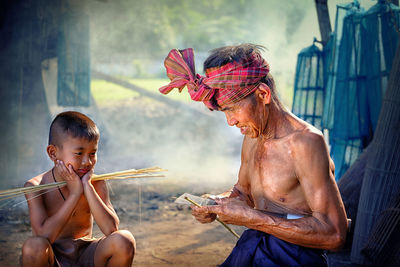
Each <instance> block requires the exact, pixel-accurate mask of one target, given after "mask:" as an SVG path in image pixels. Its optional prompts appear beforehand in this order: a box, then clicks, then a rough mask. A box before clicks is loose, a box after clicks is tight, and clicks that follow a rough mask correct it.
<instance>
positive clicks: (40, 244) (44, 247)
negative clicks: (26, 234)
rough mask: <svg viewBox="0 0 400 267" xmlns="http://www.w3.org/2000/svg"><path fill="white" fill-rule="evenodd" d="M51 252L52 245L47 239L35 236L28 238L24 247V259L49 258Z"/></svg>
mask: <svg viewBox="0 0 400 267" xmlns="http://www.w3.org/2000/svg"><path fill="white" fill-rule="evenodd" d="M50 251H51V245H50V243H49V241H48V240H47V239H46V238H44V237H40V236H33V237H30V238H28V239H27V240H26V241H25V242H24V244H23V246H22V259H24V258H30V259H33V258H36V259H37V258H42V257H48V256H49V253H50Z"/></svg>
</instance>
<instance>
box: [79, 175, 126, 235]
mask: <svg viewBox="0 0 400 267" xmlns="http://www.w3.org/2000/svg"><path fill="white" fill-rule="evenodd" d="M90 176H91V175H90ZM82 183H83V192H84V194H85V196H86V199H87V201H88V203H89V207H90V211H91V213H92V215H93V218H94V220H95V221H96V224H97V225H98V226H99V228H100V230H101V231H102V232H103V233H104V234H105V235H106V236H108V235H109V234H111V233H113V232H115V231H117V230H118V225H119V219H118V216H117V213H116V212H115V210H114V208H113V206H112V204H111V202H110V198H109V195H108V190H107V185H106V182H105V181H95V182H92V181H90V178H89V175H88V176H87V177H83V178H82Z"/></svg>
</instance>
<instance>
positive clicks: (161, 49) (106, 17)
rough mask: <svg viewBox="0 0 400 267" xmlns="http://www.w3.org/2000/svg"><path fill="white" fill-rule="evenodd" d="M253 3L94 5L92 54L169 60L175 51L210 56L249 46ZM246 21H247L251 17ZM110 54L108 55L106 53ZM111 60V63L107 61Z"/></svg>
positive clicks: (133, 0) (134, 0) (206, 0)
mask: <svg viewBox="0 0 400 267" xmlns="http://www.w3.org/2000/svg"><path fill="white" fill-rule="evenodd" d="M252 2H253V1H230V0H203V1H196V0H163V1H159V0H147V1H138V0H114V1H108V2H106V3H99V2H97V1H92V2H90V8H89V14H90V19H91V36H92V40H91V42H92V48H93V49H94V51H93V54H95V55H96V56H104V57H105V56H107V54H132V55H136V56H140V57H142V56H147V57H157V56H164V55H165V51H168V50H169V49H171V47H176V46H177V45H179V46H180V47H189V46H190V47H194V48H195V49H196V50H200V51H207V50H209V49H210V48H213V47H218V46H223V45H226V44H227V43H228V42H232V40H234V41H236V42H245V41H246V40H248V37H249V35H250V34H251V31H250V30H249V22H250V15H251V12H246V11H247V10H248V9H249V8H251V6H252V5H251V3H252ZM246 16H247V17H246ZM105 51H107V52H108V53H104V52H105ZM110 60H111V59H110V58H108V61H110Z"/></svg>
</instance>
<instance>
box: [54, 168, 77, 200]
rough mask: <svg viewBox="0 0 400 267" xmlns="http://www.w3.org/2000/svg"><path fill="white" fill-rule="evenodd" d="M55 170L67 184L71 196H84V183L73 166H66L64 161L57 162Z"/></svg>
mask: <svg viewBox="0 0 400 267" xmlns="http://www.w3.org/2000/svg"><path fill="white" fill-rule="evenodd" d="M54 170H55V171H56V173H57V174H58V175H60V176H61V177H63V178H64V180H65V181H66V182H67V186H68V189H69V193H70V194H73V195H77V196H80V195H82V193H83V186H82V181H81V179H80V178H79V176H78V175H77V174H76V172H75V171H74V169H73V168H72V165H71V164H68V167H67V166H65V164H64V162H63V161H61V160H57V162H56V166H55V168H54Z"/></svg>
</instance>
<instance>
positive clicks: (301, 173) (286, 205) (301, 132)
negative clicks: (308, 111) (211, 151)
mask: <svg viewBox="0 0 400 267" xmlns="http://www.w3.org/2000/svg"><path fill="white" fill-rule="evenodd" d="M221 110H222V111H223V112H224V113H225V115H226V119H227V122H228V124H229V125H230V126H236V127H238V128H240V131H241V133H242V134H244V135H245V137H244V140H243V145H242V156H241V167H240V170H239V178H238V182H237V183H236V184H235V186H234V187H233V189H232V190H231V191H229V192H226V193H224V194H222V195H220V197H221V199H219V200H218V199H217V200H216V201H217V204H218V205H215V206H204V207H192V214H193V216H194V217H195V218H196V219H197V220H198V221H199V222H201V223H209V222H212V221H213V220H215V218H216V216H218V217H219V219H220V220H222V221H224V222H226V223H229V224H234V225H242V226H246V227H248V228H252V229H255V230H259V231H263V232H266V233H269V234H272V235H274V236H276V237H278V238H280V239H282V240H285V241H287V242H291V243H294V244H297V245H301V246H305V247H312V248H320V249H327V250H337V249H339V248H340V247H341V246H342V245H343V244H344V241H345V238H346V233H347V218H346V213H345V210H344V205H343V202H342V200H341V197H340V194H339V190H338V188H337V185H336V182H335V179H334V164H333V161H332V160H331V159H330V157H329V153H328V148H327V145H326V143H325V141H324V138H323V136H322V134H321V132H320V131H319V130H317V129H315V128H314V127H313V126H311V125H309V124H308V123H306V122H304V121H302V120H300V119H298V118H297V117H295V116H294V115H293V114H291V113H290V112H288V111H286V110H283V109H282V108H281V107H280V106H279V105H277V104H276V103H275V102H274V101H273V100H272V98H271V94H270V90H269V88H268V87H267V86H265V85H264V84H261V85H260V86H259V88H258V89H257V90H256V91H255V92H254V94H253V95H251V96H249V97H247V98H245V99H243V100H241V101H239V102H237V103H234V104H231V105H228V106H223V107H222V109H221ZM268 212H274V213H280V214H287V213H291V214H298V215H302V216H304V217H303V218H300V219H295V220H287V219H284V218H281V217H278V216H274V215H271V214H269V213H268Z"/></svg>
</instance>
